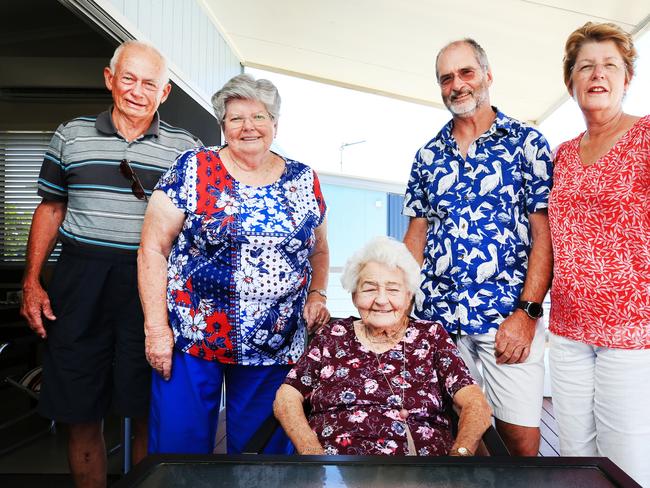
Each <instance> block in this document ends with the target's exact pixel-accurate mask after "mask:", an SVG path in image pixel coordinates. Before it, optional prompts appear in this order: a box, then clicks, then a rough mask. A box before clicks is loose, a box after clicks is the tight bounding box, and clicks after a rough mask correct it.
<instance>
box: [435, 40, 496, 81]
mask: <svg viewBox="0 0 650 488" xmlns="http://www.w3.org/2000/svg"><path fill="white" fill-rule="evenodd" d="M459 44H467V45H468V46H469V47H471V48H472V50H473V51H474V56H476V61H477V62H478V64H479V66H480V67H481V68H482V69H483V72H484V73H487V71H488V70H489V69H490V62H489V61H488V57H487V54H486V53H485V49H483V48H482V47H481V45H480V44H479V43H478V42H476V41H475V40H474V39H472V38H471V37H466V38H465V39H459V40H457V41H452V42H450V43H449V44H447V45H445V46H444V47H443V48H442V49H441V50H440V51H438V55H437V56H436V80H438V81H440V73H438V59H440V56H441V55H442V53H444V52H445V51H446V50H447V49H448V48H450V47H452V46H457V45H459Z"/></svg>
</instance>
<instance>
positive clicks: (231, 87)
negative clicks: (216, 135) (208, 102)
mask: <svg viewBox="0 0 650 488" xmlns="http://www.w3.org/2000/svg"><path fill="white" fill-rule="evenodd" d="M237 99H238V100H254V101H256V102H261V103H262V104H264V106H265V107H266V111H267V112H268V113H269V115H271V117H272V118H273V121H274V122H277V120H278V118H279V117H280V103H281V100H280V94H279V93H278V89H277V88H276V87H275V85H274V84H273V83H271V82H270V81H269V80H264V79H259V80H256V79H255V78H253V77H252V76H251V75H249V74H245V73H244V74H241V75H237V76H235V77H233V78H231V79H230V80H228V81H227V82H226V84H225V85H223V88H222V89H221V90H219V91H218V92H217V93H215V94H214V95H212V107H213V108H214V114H215V115H216V116H217V120H218V121H219V123H220V124H221V128H223V123H224V118H225V116H226V104H227V103H228V102H229V101H230V100H237Z"/></svg>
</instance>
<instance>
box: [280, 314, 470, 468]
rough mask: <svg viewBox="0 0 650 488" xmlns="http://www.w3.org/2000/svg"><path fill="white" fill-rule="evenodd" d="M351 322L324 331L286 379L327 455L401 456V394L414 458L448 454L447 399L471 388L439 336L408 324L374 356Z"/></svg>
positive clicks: (431, 326) (441, 332)
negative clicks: (300, 397) (398, 338)
mask: <svg viewBox="0 0 650 488" xmlns="http://www.w3.org/2000/svg"><path fill="white" fill-rule="evenodd" d="M355 320H357V319H355V318H354V317H349V318H347V319H343V320H339V321H337V322H334V323H333V324H330V325H328V326H326V327H324V328H323V329H322V331H321V332H320V333H319V334H318V335H316V336H315V337H314V338H313V339H312V341H311V343H310V344H309V346H308V347H307V351H306V352H305V354H304V355H303V356H302V358H301V359H300V360H299V361H298V363H297V364H296V366H295V367H294V368H293V369H292V370H291V371H290V372H289V375H288V376H287V379H286V380H285V383H286V384H288V385H291V386H293V387H294V388H296V389H297V390H298V391H300V393H302V395H303V396H304V397H305V399H306V400H307V401H309V402H310V404H311V413H310V415H309V425H310V426H311V428H312V430H313V431H314V432H315V433H316V435H317V436H318V440H319V441H320V443H321V445H322V446H323V448H324V449H325V452H326V453H327V454H345V455H406V454H407V453H408V443H407V437H406V428H405V424H404V421H403V420H402V419H401V418H400V416H399V412H400V410H401V409H402V390H403V391H404V408H406V409H407V410H408V411H409V416H408V418H407V421H408V425H409V428H410V430H411V435H412V436H413V441H414V442H415V448H416V451H417V453H418V455H420V456H444V455H447V453H448V452H449V449H450V448H451V445H452V444H453V439H452V434H451V419H450V417H449V411H450V409H451V405H452V399H453V396H454V395H455V394H456V392H457V391H458V390H460V389H461V388H463V387H465V386H468V385H473V384H475V381H474V380H473V379H472V377H471V376H470V374H469V371H467V368H466V367H465V363H464V362H463V360H462V359H461V358H460V356H459V353H458V350H457V349H456V346H455V345H454V343H453V342H452V340H451V339H450V338H449V336H448V335H447V332H446V331H445V329H444V328H443V327H442V325H440V324H437V323H434V322H426V321H420V320H413V319H411V320H410V322H409V326H408V328H407V329H406V334H405V336H404V339H403V340H402V341H401V342H400V343H399V344H397V345H396V346H395V347H394V348H393V349H391V350H389V351H386V352H384V353H382V354H377V355H376V354H375V353H373V352H372V351H370V350H369V349H367V348H366V347H365V346H363V345H362V344H361V342H360V341H359V340H358V339H357V337H356V334H355V333H354V321H355ZM403 353H404V356H403V355H402V354H403ZM404 357H405V358H406V359H405V360H404ZM388 381H390V383H391V386H392V390H391V388H390V387H389V386H388Z"/></svg>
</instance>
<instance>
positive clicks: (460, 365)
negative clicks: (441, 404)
mask: <svg viewBox="0 0 650 488" xmlns="http://www.w3.org/2000/svg"><path fill="white" fill-rule="evenodd" d="M434 327H435V330H434V331H433V338H434V341H435V356H434V361H435V369H436V372H437V374H438V381H439V382H440V383H439V384H440V389H441V391H443V392H445V394H446V396H447V398H448V400H449V401H450V402H451V401H452V400H453V398H454V395H455V394H456V392H457V391H458V390H460V389H461V388H464V387H466V386H469V385H475V384H476V381H475V380H474V378H472V376H471V375H470V373H469V370H468V369H467V366H465V362H464V361H463V359H462V358H461V357H460V352H459V351H458V349H457V348H456V345H455V344H454V342H453V341H452V340H451V337H449V334H447V331H445V329H444V327H443V326H442V325H440V324H434Z"/></svg>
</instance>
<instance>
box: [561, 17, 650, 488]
mask: <svg viewBox="0 0 650 488" xmlns="http://www.w3.org/2000/svg"><path fill="white" fill-rule="evenodd" d="M635 57H636V53H635V50H634V46H633V45H632V40H631V38H630V36H629V35H628V34H627V33H625V32H624V31H623V30H622V29H620V28H619V27H617V26H615V25H613V24H593V23H587V24H585V25H584V26H583V27H581V28H580V29H578V30H576V31H575V32H574V33H573V34H571V36H570V37H569V39H568V40H567V43H566V50H565V59H564V75H565V83H566V85H567V88H568V90H569V93H570V94H571V95H572V96H573V98H574V99H575V101H576V102H577V103H578V105H579V106H580V109H581V110H582V113H583V115H584V119H585V122H586V126H587V130H586V132H585V133H584V134H581V135H580V136H578V137H576V138H575V139H573V140H571V141H568V142H566V143H564V144H562V145H561V146H560V147H559V149H558V151H557V154H556V158H555V169H554V183H553V191H552V192H551V196H550V200H549V211H548V213H549V220H550V226H551V233H552V238H553V251H554V259H555V264H554V277H553V285H552V291H551V299H552V301H551V319H550V330H551V332H552V335H551V373H552V379H553V402H554V407H555V412H556V414H557V418H558V422H559V427H560V449H561V453H562V455H565V456H607V457H609V458H611V459H613V460H614V462H616V463H617V464H618V465H619V466H621V467H622V468H623V469H624V470H626V471H627V472H628V473H629V474H631V475H632V476H633V477H634V478H635V479H636V480H637V481H638V482H639V483H641V485H643V486H650V463H648V460H650V417H649V416H648V410H647V409H648V404H650V380H649V378H650V116H646V117H643V118H639V117H633V116H631V115H628V114H626V113H624V112H623V110H622V105H621V103H622V99H623V96H624V94H625V91H626V90H627V87H628V85H629V82H630V80H631V78H632V75H633V70H634V59H635Z"/></svg>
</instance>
